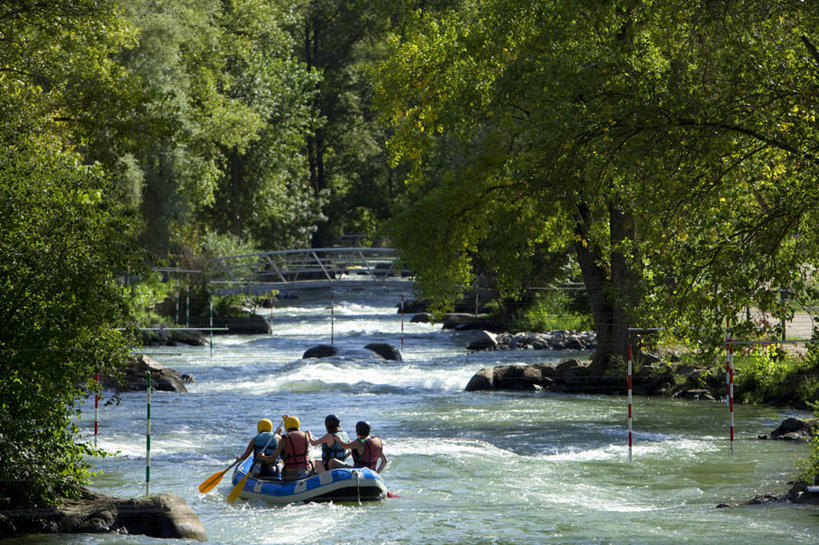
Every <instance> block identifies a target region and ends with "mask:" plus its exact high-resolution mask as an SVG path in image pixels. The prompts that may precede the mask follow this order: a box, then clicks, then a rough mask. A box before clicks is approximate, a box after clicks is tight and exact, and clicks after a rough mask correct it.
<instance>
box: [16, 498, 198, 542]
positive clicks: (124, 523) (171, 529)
mask: <svg viewBox="0 0 819 545" xmlns="http://www.w3.org/2000/svg"><path fill="white" fill-rule="evenodd" d="M85 533H90V534H103V533H105V534H108V533H119V534H129V535H145V536H148V537H155V538H167V539H195V540H197V541H207V534H206V533H205V528H204V526H203V525H202V521H201V520H200V519H199V516H198V515H197V514H196V513H195V512H194V510H193V509H192V508H191V507H190V505H188V503H187V502H186V501H185V500H184V499H182V498H181V497H179V496H177V495H175V494H155V495H152V496H148V497H143V498H115V497H112V496H106V495H105V494H101V493H99V492H96V491H93V490H90V489H87V488H82V489H80V494H79V495H78V497H76V498H64V499H62V500H61V501H60V502H59V503H58V504H57V505H54V506H48V507H41V508H27V509H4V510H0V540H2V539H7V538H11V537H18V536H23V535H31V534H85Z"/></svg>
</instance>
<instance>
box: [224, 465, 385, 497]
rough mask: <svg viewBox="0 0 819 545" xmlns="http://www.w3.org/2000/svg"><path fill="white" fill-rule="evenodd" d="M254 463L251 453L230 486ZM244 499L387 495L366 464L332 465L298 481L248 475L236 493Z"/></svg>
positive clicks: (237, 470) (237, 481)
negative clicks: (341, 466) (360, 466)
mask: <svg viewBox="0 0 819 545" xmlns="http://www.w3.org/2000/svg"><path fill="white" fill-rule="evenodd" d="M252 466H253V457H252V456H250V457H248V458H247V460H245V461H243V462H242V463H241V464H239V465H238V466H237V467H236V470H235V471H234V472H233V486H236V485H237V484H239V481H241V480H242V479H243V478H244V476H245V475H246V474H247V472H248V471H250V469H251V467H252ZM239 497H240V498H244V499H246V500H249V499H260V500H263V501H266V502H268V503H272V504H275V505H285V504H288V503H295V502H318V501H372V500H383V499H385V498H386V497H387V485H386V484H384V479H382V478H381V475H379V474H378V473H377V472H375V471H373V470H372V469H368V468H356V469H346V468H345V469H331V470H330V471H325V472H324V473H319V474H318V475H313V476H311V477H307V478H306V479H301V480H298V481H279V480H266V479H254V478H253V477H252V476H251V477H248V479H247V481H246V482H245V486H244V488H243V489H242V491H241V492H240V493H239Z"/></svg>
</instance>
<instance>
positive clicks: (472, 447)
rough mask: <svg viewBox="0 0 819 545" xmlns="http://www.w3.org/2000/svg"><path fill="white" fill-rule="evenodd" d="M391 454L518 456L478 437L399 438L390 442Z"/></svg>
mask: <svg viewBox="0 0 819 545" xmlns="http://www.w3.org/2000/svg"><path fill="white" fill-rule="evenodd" d="M389 454H390V456H393V455H395V456H441V457H453V456H476V457H480V458H486V457H493V456H498V457H501V456H502V457H508V456H513V457H518V454H515V453H514V452H511V451H509V450H506V449H502V448H498V447H496V446H495V445H493V444H492V443H487V442H486V441H481V440H476V439H440V438H436V439H424V440H415V441H407V440H398V441H390V443H389Z"/></svg>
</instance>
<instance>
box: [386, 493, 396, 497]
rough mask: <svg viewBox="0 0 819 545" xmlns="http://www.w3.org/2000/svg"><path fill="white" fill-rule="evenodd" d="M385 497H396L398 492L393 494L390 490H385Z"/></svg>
mask: <svg viewBox="0 0 819 545" xmlns="http://www.w3.org/2000/svg"><path fill="white" fill-rule="evenodd" d="M387 497H388V498H397V497H398V494H393V493H392V492H387Z"/></svg>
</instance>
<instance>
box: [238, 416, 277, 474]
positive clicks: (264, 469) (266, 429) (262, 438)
mask: <svg viewBox="0 0 819 545" xmlns="http://www.w3.org/2000/svg"><path fill="white" fill-rule="evenodd" d="M256 431H257V432H258V433H257V434H256V437H254V438H253V439H251V440H250V442H249V443H248V444H247V448H246V449H245V451H244V452H243V453H242V455H241V456H238V457H237V458H236V461H237V462H241V461H242V460H244V459H245V458H247V457H248V456H250V455H251V454H253V462H254V463H253V469H252V470H251V471H252V472H253V473H252V474H253V475H254V476H255V477H261V478H265V477H275V476H276V475H277V474H278V468H277V467H276V459H275V458H274V459H273V461H272V462H270V463H268V462H262V461H261V459H260V457H261V456H263V455H267V456H270V455H272V454H273V453H274V452H276V447H277V446H278V441H279V436H280V434H281V427H279V428H278V429H277V430H276V433H275V434H274V433H273V422H271V421H270V420H268V419H267V418H262V419H261V420H259V422H258V423H257V424H256Z"/></svg>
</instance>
